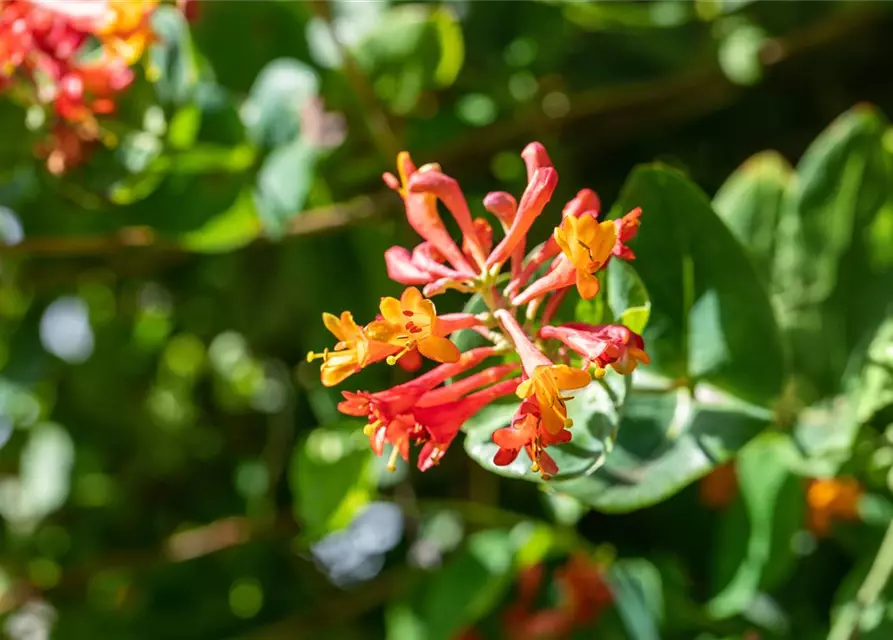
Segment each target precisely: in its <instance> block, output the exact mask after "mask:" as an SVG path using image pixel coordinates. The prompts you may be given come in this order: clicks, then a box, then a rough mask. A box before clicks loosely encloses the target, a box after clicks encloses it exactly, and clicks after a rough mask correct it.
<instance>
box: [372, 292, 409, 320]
mask: <svg viewBox="0 0 893 640" xmlns="http://www.w3.org/2000/svg"><path fill="white" fill-rule="evenodd" d="M378 309H379V310H380V311H381V315H382V316H384V319H385V320H387V321H388V322H390V323H391V324H396V325H402V324H403V321H404V319H405V318H404V317H403V306H402V305H401V304H400V301H399V300H397V298H382V299H381V304H380V305H379V306H378Z"/></svg>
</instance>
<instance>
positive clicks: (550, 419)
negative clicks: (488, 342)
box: [494, 309, 591, 435]
mask: <svg viewBox="0 0 893 640" xmlns="http://www.w3.org/2000/svg"><path fill="white" fill-rule="evenodd" d="M494 315H496V318H497V319H498V320H499V321H500V323H501V324H502V326H503V328H504V329H505V331H506V333H507V334H508V335H509V337H510V338H511V340H512V342H513V343H514V345H515V349H516V350H517V351H518V355H520V356H521V366H522V367H523V369H524V374H525V376H526V380H524V382H522V383H521V384H520V385H519V386H518V397H520V398H530V397H535V398H536V401H537V403H538V404H539V408H540V419H541V420H542V423H543V427H544V428H545V430H546V432H548V433H549V434H553V435H554V434H557V433H558V432H560V431H562V430H563V429H566V428H568V427H570V426H572V425H573V420H571V419H570V418H568V417H567V404H566V402H567V401H568V400H571V399H572V396H566V395H564V393H563V392H565V391H569V390H572V389H582V388H583V387H585V386H587V385H588V384H589V382H590V381H591V378H590V376H589V374H588V373H587V372H586V371H585V370H583V369H574V368H573V367H569V366H567V365H563V364H553V363H552V361H551V360H549V358H547V357H546V355H545V354H544V353H543V352H542V351H540V350H539V349H538V348H537V347H536V345H534V344H533V343H532V342H531V341H530V339H529V338H528V337H527V334H526V333H524V330H523V329H522V328H521V326H520V325H519V324H518V322H517V321H516V320H515V319H514V317H512V315H511V314H510V313H508V312H507V311H505V310H504V309H499V310H497V311H496V312H495V314H494Z"/></svg>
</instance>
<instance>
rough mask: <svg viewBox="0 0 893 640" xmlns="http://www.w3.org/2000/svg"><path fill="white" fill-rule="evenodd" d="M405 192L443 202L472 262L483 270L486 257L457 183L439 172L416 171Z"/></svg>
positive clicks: (410, 178)
mask: <svg viewBox="0 0 893 640" xmlns="http://www.w3.org/2000/svg"><path fill="white" fill-rule="evenodd" d="M407 191H408V192H409V193H413V194H423V195H427V196H428V197H429V198H430V197H434V198H438V199H440V201H441V202H443V204H444V206H445V207H446V208H447V210H448V211H449V212H450V213H451V214H452V215H453V217H454V218H455V219H456V222H457V223H458V224H459V229H460V230H461V231H462V242H463V244H465V245H466V246H467V247H468V250H469V253H470V254H471V257H472V259H473V261H474V262H475V263H476V264H477V265H478V267H479V268H483V266H484V262H485V260H486V255H485V253H484V248H483V247H482V246H481V243H480V241H479V240H478V235H477V231H476V229H475V225H474V222H473V221H472V219H471V212H470V211H469V210H468V203H467V202H466V201H465V196H464V195H463V194H462V190H461V189H460V188H459V183H458V182H456V180H455V179H454V178H451V177H450V176H448V175H446V174H444V173H441V172H440V171H418V172H416V173H414V174H412V175H411V176H409V182H408V185H407ZM435 211H436V204H435ZM457 268H458V267H457Z"/></svg>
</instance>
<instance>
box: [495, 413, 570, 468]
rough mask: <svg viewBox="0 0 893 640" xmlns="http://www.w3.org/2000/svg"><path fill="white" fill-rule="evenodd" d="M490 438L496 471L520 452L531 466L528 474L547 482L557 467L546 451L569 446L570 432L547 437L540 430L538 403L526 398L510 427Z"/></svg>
mask: <svg viewBox="0 0 893 640" xmlns="http://www.w3.org/2000/svg"><path fill="white" fill-rule="evenodd" d="M492 438H493V442H494V443H495V444H496V446H498V447H499V451H497V452H496V455H495V456H494V458H493V463H494V464H496V465H498V466H500V467H504V466H506V465H509V464H511V463H512V462H513V461H514V460H515V458H517V457H518V454H519V453H520V452H521V449H524V450H525V451H526V452H527V457H528V458H530V461H531V462H532V463H533V465H532V466H531V470H532V471H533V472H535V473H539V474H541V475H542V477H543V479H548V478H550V477H552V476H554V475H555V474H556V473H558V465H557V464H555V460H554V459H553V458H552V456H550V455H549V454H548V453H546V447H548V446H550V445H553V444H563V443H565V442H570V440H571V432H570V431H568V430H567V429H561V430H559V431H558V432H556V433H550V432H549V431H548V430H546V429H544V428H543V424H542V411H541V408H540V405H539V402H538V401H537V399H535V398H527V399H525V400H523V401H522V402H521V405H520V406H519V407H518V411H517V412H516V413H515V415H514V417H513V418H512V422H511V424H510V425H509V426H507V427H503V428H502V429H497V430H496V431H494V432H493V436H492Z"/></svg>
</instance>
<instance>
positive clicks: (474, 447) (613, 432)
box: [465, 371, 629, 482]
mask: <svg viewBox="0 0 893 640" xmlns="http://www.w3.org/2000/svg"><path fill="white" fill-rule="evenodd" d="M628 387H629V376H621V375H619V374H616V373H614V372H613V371H609V372H608V373H607V375H606V376H605V377H604V379H602V380H600V381H599V380H593V381H592V382H591V383H590V384H589V386H588V387H586V388H585V389H581V390H580V391H577V392H575V393H574V399H573V400H570V401H568V403H567V408H568V417H570V418H571V419H572V420H573V421H574V426H573V428H572V429H571V432H572V433H573V439H572V440H571V441H570V442H568V443H567V444H563V445H556V446H553V447H549V449H548V453H549V455H550V456H552V457H553V458H554V459H555V462H556V464H558V469H559V471H558V473H557V474H556V475H555V476H554V478H553V479H552V480H551V481H550V482H557V481H560V480H565V479H569V478H575V477H579V476H585V475H588V474H591V473H593V472H594V471H595V470H596V469H598V468H599V467H600V466H601V465H602V464H604V462H605V457H606V456H607V454H608V453H609V452H610V451H611V449H612V447H613V443H614V439H615V438H616V437H617V428H618V425H619V423H620V415H621V411H622V407H623V402H624V400H625V398H626V393H627V390H628ZM517 408H518V405H517V403H516V402H513V403H507V404H495V405H490V406H489V407H486V408H485V409H483V410H482V411H481V412H480V413H478V414H477V415H476V416H474V417H473V418H472V419H471V420H469V421H468V422H467V423H466V424H465V430H466V432H467V436H466V438H465V450H466V451H467V452H468V455H469V456H471V458H472V459H474V460H475V461H477V462H478V463H479V464H480V465H481V466H483V467H484V468H485V469H488V470H490V471H492V472H494V473H497V474H499V475H503V476H507V477H510V478H523V479H524V480H530V481H532V482H541V481H542V480H541V478H540V475H539V473H534V472H533V471H531V470H530V465H531V463H530V460H529V459H528V458H527V456H526V455H525V453H524V452H523V451H522V452H521V453H520V454H519V455H518V457H517V458H516V459H515V461H514V462H512V463H511V464H510V465H508V466H505V467H500V466H497V465H495V464H493V456H495V455H496V452H497V451H498V447H497V446H496V445H495V444H494V443H493V441H492V439H491V437H492V434H493V431H494V430H495V429H498V428H501V427H505V426H508V425H509V423H510V422H511V418H512V415H514V413H515V411H516V410H517Z"/></svg>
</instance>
